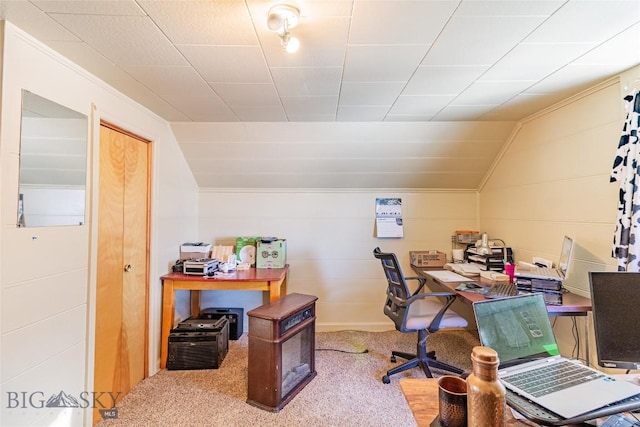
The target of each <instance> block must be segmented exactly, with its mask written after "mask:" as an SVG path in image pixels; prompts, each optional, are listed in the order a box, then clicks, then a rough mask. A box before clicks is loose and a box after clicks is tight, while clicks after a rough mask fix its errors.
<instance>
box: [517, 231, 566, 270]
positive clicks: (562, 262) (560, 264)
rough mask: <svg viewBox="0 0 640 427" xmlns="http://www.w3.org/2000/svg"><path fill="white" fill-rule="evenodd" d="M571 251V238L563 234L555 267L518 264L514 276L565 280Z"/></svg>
mask: <svg viewBox="0 0 640 427" xmlns="http://www.w3.org/2000/svg"><path fill="white" fill-rule="evenodd" d="M572 253H573V239H572V238H571V237H569V236H564V239H563V242H562V250H561V251H560V259H559V260H558V266H557V267H556V268H549V267H538V266H526V267H525V266H521V265H518V267H517V268H516V271H515V275H516V277H528V278H532V279H543V280H560V281H563V280H565V279H566V278H567V277H568V275H569V262H570V261H571V254H572Z"/></svg>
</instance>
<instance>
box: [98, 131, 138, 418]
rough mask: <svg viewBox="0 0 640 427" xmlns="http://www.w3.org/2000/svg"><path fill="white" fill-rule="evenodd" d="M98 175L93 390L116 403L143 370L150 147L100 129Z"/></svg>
mask: <svg viewBox="0 0 640 427" xmlns="http://www.w3.org/2000/svg"><path fill="white" fill-rule="evenodd" d="M99 177H100V178H99V179H100V181H99V201H98V204H99V213H98V216H99V219H98V267H97V293H96V352H95V375H94V390H95V391H97V392H104V391H111V392H114V393H118V392H119V393H120V395H119V399H118V400H120V399H121V398H122V397H124V395H126V394H127V393H128V392H129V391H130V390H131V389H132V388H133V387H134V386H135V385H136V384H138V383H139V382H140V381H141V380H142V379H144V377H145V376H147V372H148V369H147V346H148V344H147V330H148V328H147V325H148V322H147V318H148V316H147V310H148V305H147V291H148V273H147V272H148V246H149V245H148V229H149V226H148V218H149V213H148V207H149V144H148V143H147V142H145V141H142V140H139V139H137V138H133V137H131V136H129V135H127V134H126V133H122V132H120V131H118V130H115V129H112V128H110V127H107V126H104V125H102V126H101V128H100V173H99ZM98 409H100V408H96V411H94V423H95V422H98V421H100V419H101V416H100V414H99V412H98Z"/></svg>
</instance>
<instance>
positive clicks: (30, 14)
mask: <svg viewBox="0 0 640 427" xmlns="http://www.w3.org/2000/svg"><path fill="white" fill-rule="evenodd" d="M0 19H2V20H6V21H9V22H11V23H12V24H13V25H15V26H17V27H18V28H21V29H23V30H24V31H26V32H28V33H29V34H31V35H32V36H33V37H36V38H37V39H40V40H42V41H43V42H44V43H46V44H49V42H52V41H80V40H81V39H80V38H79V37H76V36H75V35H73V33H71V32H70V31H69V30H67V29H66V28H64V27H63V26H62V25H60V24H59V23H58V22H56V21H54V20H53V19H51V18H50V17H49V16H47V15H46V14H44V13H42V11H41V10H40V9H39V8H37V7H36V6H34V5H33V4H32V3H31V2H26V1H0Z"/></svg>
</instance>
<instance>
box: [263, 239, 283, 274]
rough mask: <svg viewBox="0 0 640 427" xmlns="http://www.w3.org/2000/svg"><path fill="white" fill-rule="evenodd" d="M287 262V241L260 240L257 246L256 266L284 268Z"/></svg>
mask: <svg viewBox="0 0 640 427" xmlns="http://www.w3.org/2000/svg"><path fill="white" fill-rule="evenodd" d="M286 263H287V241H286V240H285V239H276V240H272V241H265V240H259V241H258V243H257V247H256V268H283V267H284V266H285V264H286Z"/></svg>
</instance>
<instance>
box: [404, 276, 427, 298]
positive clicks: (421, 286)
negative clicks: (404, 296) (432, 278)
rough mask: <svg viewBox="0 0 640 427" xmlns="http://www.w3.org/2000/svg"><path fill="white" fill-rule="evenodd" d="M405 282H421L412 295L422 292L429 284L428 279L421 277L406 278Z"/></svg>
mask: <svg viewBox="0 0 640 427" xmlns="http://www.w3.org/2000/svg"><path fill="white" fill-rule="evenodd" d="M404 280H405V282H406V281H408V280H417V281H418V282H419V284H418V288H417V289H416V290H415V292H414V293H413V294H412V295H417V294H418V292H421V291H422V288H424V285H426V284H427V279H426V278H424V277H419V276H405V278H404Z"/></svg>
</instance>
